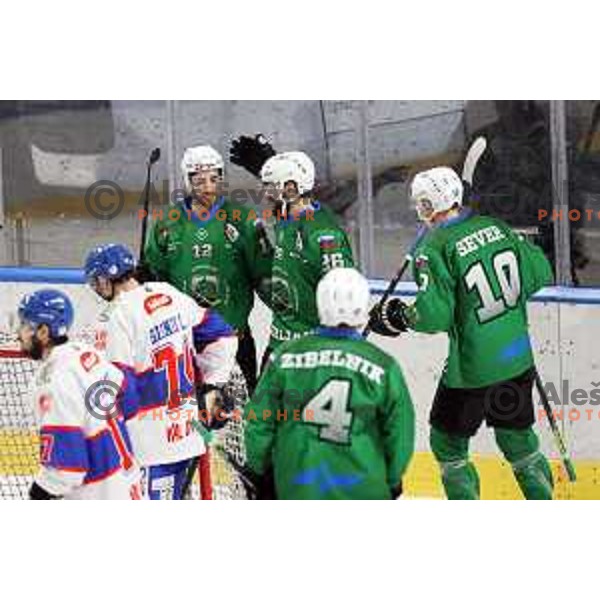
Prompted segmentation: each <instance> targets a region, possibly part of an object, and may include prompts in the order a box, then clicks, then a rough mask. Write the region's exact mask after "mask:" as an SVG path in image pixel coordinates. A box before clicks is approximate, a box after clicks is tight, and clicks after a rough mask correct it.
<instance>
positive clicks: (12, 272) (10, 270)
mask: <svg viewBox="0 0 600 600" xmlns="http://www.w3.org/2000/svg"><path fill="white" fill-rule="evenodd" d="M3 281H4V282H13V283H46V284H48V285H52V284H63V285H64V284H72V285H81V284H83V283H85V278H84V275H83V271H82V270H81V269H75V268H55V267H0V282H3ZM369 284H370V286H371V292H372V293H373V294H383V293H384V292H385V290H386V289H387V286H388V282H387V281H386V280H384V279H370V280H369ZM416 292H417V286H416V285H415V284H414V283H413V282H412V281H402V282H400V283H399V284H398V287H397V288H396V291H395V293H394V295H395V296H414V295H415V294H416ZM531 301H532V302H560V303H567V304H600V288H593V287H561V286H552V287H546V288H543V289H542V290H541V291H539V292H538V293H537V294H536V295H535V296H534V297H533V298H532V299H531Z"/></svg>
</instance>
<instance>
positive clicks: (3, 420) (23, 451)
mask: <svg viewBox="0 0 600 600" xmlns="http://www.w3.org/2000/svg"><path fill="white" fill-rule="evenodd" d="M4 285H6V284H5V283H0V286H4ZM47 286H48V284H46V286H45V287H47ZM29 287H30V289H31V288H32V286H31V285H30V286H29ZM40 287H41V286H40ZM72 287H73V286H70V288H72ZM68 292H69V294H71V290H70V289H69V290H68ZM8 296H10V294H9V295H8ZM3 297H5V295H4V294H3ZM91 308H93V306H92V307H91ZM9 309H10V307H7V308H6V310H9ZM97 313H98V311H97V310H96V311H92V313H91V314H92V315H93V317H95V316H96V315H97ZM5 323H6V319H5V320H4V323H2V322H1V321H0V499H1V500H18V499H26V498H27V497H28V491H29V487H30V486H31V483H32V481H33V477H34V475H35V474H36V472H37V470H38V468H39V440H38V431H37V423H36V417H35V413H34V410H33V404H32V395H31V391H32V382H33V378H34V374H35V372H36V369H37V365H36V363H35V362H34V361H32V360H29V359H27V358H26V357H25V356H24V355H23V354H22V353H21V352H20V350H19V348H18V343H17V339H16V335H15V333H14V332H13V331H10V327H8V325H6V324H5ZM71 338H72V339H76V340H78V341H84V342H86V343H93V341H94V332H93V328H92V326H91V325H86V326H83V327H79V328H76V329H75V333H74V335H71ZM228 392H229V393H230V394H231V395H232V397H233V398H235V407H236V408H237V409H239V410H240V411H242V412H243V409H244V405H245V402H246V401H247V391H246V385H245V381H244V378H243V375H242V373H241V371H240V369H239V368H238V367H236V369H235V370H234V372H233V374H232V377H231V380H230V381H229V383H228ZM82 402H83V398H82ZM215 443H218V444H219V445H220V446H221V447H224V448H225V449H226V450H227V453H228V455H230V456H232V457H235V459H236V461H237V462H238V463H239V464H245V460H246V455H245V448H244V435H243V422H242V421H239V420H238V421H235V420H232V421H231V422H229V423H228V424H227V426H226V427H224V428H223V429H222V430H220V431H219V432H218V433H217V435H216V436H215ZM209 456H210V460H209V461H208V463H207V461H204V465H203V468H201V469H198V473H203V474H204V481H203V482H202V485H201V482H200V476H199V474H198V473H197V474H196V475H195V476H194V479H193V481H192V484H191V486H190V488H189V490H190V491H189V494H188V497H189V499H199V498H203V499H215V500H237V499H245V498H246V492H245V488H244V485H243V483H242V480H241V478H240V477H239V476H238V475H237V473H236V471H235V469H234V468H233V467H232V466H231V465H230V464H229V463H228V462H226V461H225V460H224V459H223V456H222V453H220V452H209ZM207 466H208V468H207Z"/></svg>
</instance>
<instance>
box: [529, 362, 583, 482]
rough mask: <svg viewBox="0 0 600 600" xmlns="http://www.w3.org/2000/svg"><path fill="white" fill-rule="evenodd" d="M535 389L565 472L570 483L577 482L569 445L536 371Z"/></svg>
mask: <svg viewBox="0 0 600 600" xmlns="http://www.w3.org/2000/svg"><path fill="white" fill-rule="evenodd" d="M535 387H536V388H537V391H538V394H539V395H540V399H541V401H542V406H543V407H544V411H545V412H546V417H547V418H548V422H549V423H550V429H551V430H552V435H553V436H554V443H555V444H556V446H557V448H558V451H559V453H560V457H561V459H562V462H563V465H564V467H565V471H566V472H567V477H568V478H569V481H571V482H574V481H577V474H576V472H575V467H574V466H573V463H572V462H571V459H570V458H569V454H568V451H567V445H566V444H565V440H564V439H563V436H562V435H561V433H560V431H559V429H558V425H557V424H556V419H555V418H554V413H553V412H552V407H551V406H550V401H549V400H548V396H547V394H546V390H545V389H544V384H543V382H542V378H541V377H540V374H539V373H538V372H537V369H536V371H535Z"/></svg>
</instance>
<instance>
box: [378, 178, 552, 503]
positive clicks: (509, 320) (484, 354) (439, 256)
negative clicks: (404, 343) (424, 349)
mask: <svg viewBox="0 0 600 600" xmlns="http://www.w3.org/2000/svg"><path fill="white" fill-rule="evenodd" d="M462 188H463V186H462V182H461V181H460V179H459V177H458V176H457V175H456V173H455V172H454V171H453V170H452V169H449V168H446V167H437V168H435V169H430V170H428V171H425V172H422V173H419V174H418V175H417V176H416V177H415V179H414V181H413V183H412V186H411V197H412V200H413V202H414V203H415V204H416V208H417V212H418V215H419V218H420V220H422V221H424V223H425V224H426V226H427V227H428V229H427V233H426V234H425V235H424V236H423V237H422V238H421V240H420V242H419V244H418V245H417V247H416V249H415V251H414V253H413V256H414V261H413V275H414V278H415V281H416V282H417V285H418V292H417V297H416V301H415V303H414V304H413V305H412V306H410V307H407V306H406V305H404V304H403V303H402V301H401V300H400V299H398V298H392V299H391V300H389V301H388V302H387V303H386V304H385V305H384V306H383V307H380V308H379V310H376V311H373V313H372V316H371V325H372V327H373V331H375V332H376V333H380V334H383V335H398V334H400V333H401V332H402V331H405V330H407V329H408V328H409V327H410V328H412V329H414V330H415V331H420V332H425V333H436V332H447V333H448V336H449V342H450V343H449V353H448V359H447V362H446V365H445V368H444V372H443V375H442V378H441V381H440V383H439V387H438V390H437V393H436V396H435V399H434V401H433V407H432V410H431V414H430V424H431V432H430V444H431V449H432V451H433V454H434V455H435V457H436V459H437V461H438V462H439V465H440V468H441V473H442V481H443V484H444V488H445V490H446V494H447V496H448V498H450V499H476V498H479V478H478V475H477V471H476V469H475V467H474V465H473V463H472V462H470V459H469V440H470V438H471V437H472V436H473V435H475V433H476V432H477V430H478V429H479V427H480V425H481V423H482V422H483V421H484V420H485V421H486V423H487V425H488V426H489V427H493V428H494V433H495V438H496V442H497V444H498V446H499V447H500V449H501V451H502V453H503V454H504V456H505V458H506V460H507V461H508V462H509V463H510V464H511V466H512V469H513V472H514V474H515V477H516V479H517V482H518V484H519V486H520V488H521V490H522V492H523V494H524V496H525V497H526V498H528V499H551V498H552V490H553V480H552V473H551V470H550V466H549V464H548V461H547V460H546V458H545V457H544V456H543V455H542V453H541V452H540V449H539V440H538V437H537V435H536V433H535V432H534V430H533V427H532V426H533V424H534V421H535V417H534V408H533V400H532V385H533V380H534V374H535V371H534V369H535V366H534V361H533V354H532V350H531V343H530V339H529V333H528V323H527V300H528V299H529V298H530V297H531V296H532V294H534V293H535V292H536V291H538V290H539V289H540V288H541V287H543V286H544V285H548V284H549V283H551V281H552V271H551V268H550V264H549V263H548V261H547V260H546V258H545V257H544V254H543V252H542V251H541V249H539V248H537V247H536V246H534V245H532V244H531V243H529V242H528V241H526V240H524V239H522V237H520V236H518V235H517V234H515V233H514V232H513V231H512V230H511V229H510V228H509V227H508V225H506V224H505V223H504V222H502V221H500V220H498V219H495V218H492V217H487V216H479V215H476V214H474V213H473V212H471V211H470V210H469V209H468V208H464V207H462V194H463V189H462Z"/></svg>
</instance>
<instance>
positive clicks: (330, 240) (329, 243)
mask: <svg viewBox="0 0 600 600" xmlns="http://www.w3.org/2000/svg"><path fill="white" fill-rule="evenodd" d="M319 246H320V248H321V250H335V249H336V248H337V247H338V243H337V240H336V239H335V236H333V235H322V236H321V237H319Z"/></svg>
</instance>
